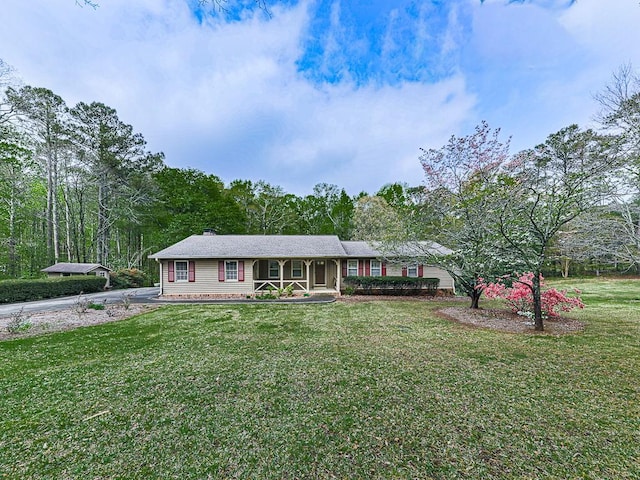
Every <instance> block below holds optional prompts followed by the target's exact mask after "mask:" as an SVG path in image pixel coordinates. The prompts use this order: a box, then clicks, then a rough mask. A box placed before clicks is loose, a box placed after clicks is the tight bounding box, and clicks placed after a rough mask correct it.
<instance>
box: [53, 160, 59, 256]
mask: <svg viewBox="0 0 640 480" xmlns="http://www.w3.org/2000/svg"><path fill="white" fill-rule="evenodd" d="M55 155H56V154H55V153H54V156H55ZM51 167H52V169H53V173H52V187H53V194H52V201H53V203H52V205H51V226H52V227H53V238H52V241H53V260H54V262H55V263H58V262H59V261H60V238H59V235H58V230H59V228H60V226H59V222H58V195H57V192H58V159H57V158H54V160H53V164H52V165H51Z"/></svg>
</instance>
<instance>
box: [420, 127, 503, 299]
mask: <svg viewBox="0 0 640 480" xmlns="http://www.w3.org/2000/svg"><path fill="white" fill-rule="evenodd" d="M499 136H500V129H495V130H492V129H491V128H489V125H488V124H487V122H482V123H481V124H480V125H478V126H476V128H475V132H474V133H473V134H471V135H467V136H465V137H456V136H452V137H451V138H450V139H449V142H448V143H447V144H446V145H444V146H443V147H442V148H440V149H437V150H436V149H429V150H423V151H422V156H421V157H420V162H421V163H422V167H423V169H424V172H425V199H424V202H425V204H426V205H428V206H429V214H430V218H429V219H428V220H427V222H429V223H430V224H431V225H432V226H433V228H432V230H433V233H432V234H430V235H429V236H430V238H432V239H433V240H436V241H438V242H440V243H441V244H443V245H444V246H446V247H448V248H450V249H452V250H453V253H452V254H450V255H445V256H443V255H434V254H429V252H425V257H426V259H427V260H428V261H430V262H431V263H436V264H438V265H439V266H440V267H441V268H443V269H445V270H447V271H448V272H449V273H450V274H451V275H452V276H453V277H454V278H455V279H456V282H457V283H458V285H459V286H461V287H462V288H463V289H464V291H465V293H466V294H467V295H468V296H469V297H470V298H471V308H478V302H479V300H480V295H481V294H482V290H480V289H478V288H476V286H477V284H476V282H477V279H478V277H482V276H485V277H487V276H493V275H495V274H497V273H503V272H505V271H510V270H511V268H509V267H510V265H509V263H508V261H506V257H505V256H504V255H501V252H500V251H499V250H498V249H497V248H496V245H497V244H498V243H499V241H500V238H499V236H498V235H497V230H496V228H495V225H496V221H497V220H496V218H495V215H496V212H497V210H496V209H495V208H494V201H495V196H494V185H495V183H496V181H497V179H498V178H499V175H500V173H501V171H502V170H503V168H504V166H505V165H506V164H507V162H508V160H509V139H507V140H506V141H504V142H503V141H501V140H500V138H499Z"/></svg>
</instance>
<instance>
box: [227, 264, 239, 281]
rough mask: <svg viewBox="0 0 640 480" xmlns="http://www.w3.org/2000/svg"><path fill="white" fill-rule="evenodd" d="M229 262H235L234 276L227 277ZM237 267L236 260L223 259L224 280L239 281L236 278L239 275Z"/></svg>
mask: <svg viewBox="0 0 640 480" xmlns="http://www.w3.org/2000/svg"><path fill="white" fill-rule="evenodd" d="M231 263H235V264H236V278H229V275H228V274H229V273H230V271H229V269H228V265H229V264H231ZM239 269H240V265H239V262H238V260H225V261H224V281H225V282H238V281H239V280H238V276H239V273H240V271H239Z"/></svg>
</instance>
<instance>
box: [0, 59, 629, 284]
mask: <svg viewBox="0 0 640 480" xmlns="http://www.w3.org/2000/svg"><path fill="white" fill-rule="evenodd" d="M8 73H9V72H8V69H7V68H6V65H5V64H2V63H0V84H1V81H2V80H4V81H5V82H8V77H9V75H8ZM4 87H7V88H4ZM598 100H599V102H600V105H601V106H602V111H601V112H600V116H599V121H600V123H599V125H600V127H601V128H599V129H598V131H595V130H590V129H581V128H580V127H578V126H576V125H572V126H569V127H566V128H564V129H562V130H560V131H559V132H556V133H554V134H551V135H550V136H549V137H548V138H547V140H546V141H545V142H544V143H543V144H541V145H539V146H536V147H534V148H532V149H529V150H526V151H523V152H518V153H516V154H511V153H510V152H509V141H508V140H501V139H500V138H499V130H492V129H490V128H489V126H488V125H487V124H486V123H483V124H481V125H479V126H478V127H477V128H476V131H475V133H474V134H472V135H469V136H467V137H460V138H458V137H452V138H451V139H450V141H449V142H448V143H447V144H446V145H445V146H443V147H442V148H441V149H426V150H423V152H422V155H421V157H420V158H419V159H416V161H420V162H421V163H422V166H423V168H424V171H425V180H424V182H423V183H422V184H420V185H416V186H409V185H406V184H401V183H394V184H388V185H385V186H383V187H382V188H381V189H380V190H379V191H378V192H375V194H373V195H369V194H367V193H366V192H362V193H359V194H358V195H355V196H349V195H348V194H347V193H346V191H345V190H344V189H342V188H340V187H339V186H337V185H330V184H317V185H316V186H315V187H314V188H313V191H312V193H310V194H309V195H306V196H296V195H293V194H290V193H287V192H285V191H284V190H283V189H282V188H281V187H279V186H277V185H271V184H269V183H267V182H264V181H257V182H252V181H248V180H241V179H238V180H234V181H232V182H231V183H229V184H225V183H224V182H223V181H222V180H221V179H220V178H218V177H217V176H215V175H213V174H207V173H204V172H201V171H198V170H193V169H180V168H171V167H169V166H167V165H166V164H165V161H164V160H165V159H164V155H163V154H162V153H159V152H150V151H149V150H148V149H147V147H146V142H145V140H144V137H143V136H142V134H140V133H137V132H135V131H134V128H133V127H132V126H131V125H128V124H126V123H125V122H123V121H122V120H121V119H120V118H119V117H118V114H117V112H116V110H115V109H113V108H111V107H109V106H107V105H104V104H102V103H99V102H92V103H84V102H79V103H78V104H77V105H74V106H68V105H67V104H66V103H65V101H64V100H63V99H62V98H61V97H60V96H58V95H56V94H55V93H54V92H52V91H51V90H49V89H46V88H39V87H31V86H16V85H8V86H7V85H3V94H2V96H1V97H0V277H1V278H20V277H33V276H38V275H39V274H40V269H41V268H44V267H46V266H48V265H50V264H52V263H54V262H58V261H71V262H96V263H101V264H104V265H106V266H109V267H111V268H116V269H117V268H133V267H135V268H143V269H146V270H149V272H150V273H153V269H154V268H155V267H154V265H153V264H152V263H150V262H148V260H147V258H146V257H147V255H148V254H149V253H151V252H152V251H156V250H158V249H161V248H164V247H166V246H168V245H170V244H172V243H174V242H175V241H177V240H179V239H181V238H184V237H186V236H189V235H191V234H193V233H200V232H202V231H203V230H204V229H206V228H212V229H214V230H215V231H216V232H217V233H219V234H231V233H235V234H310V235H311V234H335V235H338V236H339V237H340V238H342V239H376V240H381V241H386V242H387V244H388V245H392V244H393V242H394V241H395V240H397V239H400V238H401V239H404V240H406V239H409V238H416V239H425V238H427V239H432V240H434V241H438V242H440V243H442V244H443V245H446V246H447V247H449V248H451V249H453V250H454V252H455V254H454V255H452V256H451V257H450V258H449V259H448V260H447V261H448V262H450V267H451V270H452V271H455V272H458V273H459V272H473V273H474V275H458V277H459V278H458V280H459V282H465V281H469V282H471V283H470V286H471V287H473V285H474V283H473V282H475V278H477V277H478V276H479V275H476V274H485V273H487V272H494V271H500V270H501V269H502V270H504V269H505V268H506V267H507V266H506V265H505V263H508V264H509V265H508V266H509V268H511V269H514V268H516V267H517V268H520V269H523V268H528V269H530V270H534V269H538V270H540V271H541V270H545V271H554V272H557V273H562V274H565V275H567V274H568V273H569V271H574V272H575V271H577V272H587V271H596V272H599V271H612V270H613V271H619V272H629V271H631V272H634V273H637V269H638V265H640V254H639V251H640V235H639V231H640V191H639V190H640V161H639V160H638V158H639V157H638V149H639V146H640V80H639V79H638V76H637V75H636V74H635V73H634V72H633V71H632V69H631V68H630V67H623V68H622V69H621V70H620V71H619V72H618V73H617V74H616V75H614V78H613V80H612V82H611V84H610V85H608V86H606V87H605V88H604V89H603V91H602V93H601V94H599V95H598ZM488 245H491V246H492V248H491V249H488V248H487V246H488ZM507 251H508V252H511V253H510V255H506V253H505V252H507ZM514 252H515V253H514ZM445 266H446V265H445ZM534 267H535V268H534ZM521 271H522V270H521Z"/></svg>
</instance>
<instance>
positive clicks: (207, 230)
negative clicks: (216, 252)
mask: <svg viewBox="0 0 640 480" xmlns="http://www.w3.org/2000/svg"><path fill="white" fill-rule="evenodd" d="M215 234H216V231H215V230H214V229H213V228H205V229H204V232H202V235H215Z"/></svg>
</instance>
